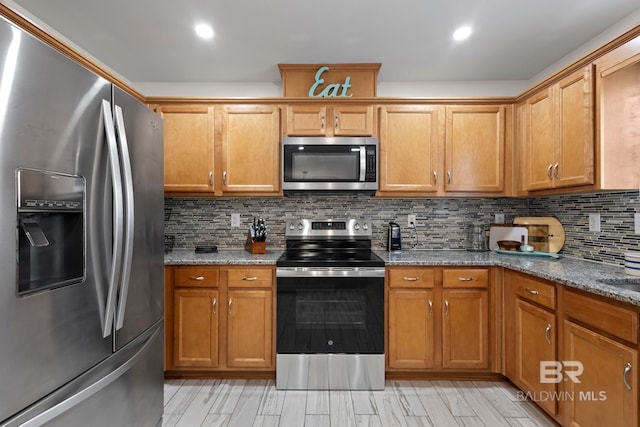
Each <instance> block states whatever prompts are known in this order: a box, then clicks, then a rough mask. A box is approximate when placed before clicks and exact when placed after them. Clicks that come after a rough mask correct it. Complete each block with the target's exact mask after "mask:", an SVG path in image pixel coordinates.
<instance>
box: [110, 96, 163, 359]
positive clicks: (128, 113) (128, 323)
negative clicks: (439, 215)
mask: <svg viewBox="0 0 640 427" xmlns="http://www.w3.org/2000/svg"><path fill="white" fill-rule="evenodd" d="M113 104H114V108H115V107H120V108H121V110H122V119H123V122H124V128H125V132H126V140H127V145H128V148H129V157H130V161H131V171H132V177H133V183H132V184H133V200H134V207H133V211H134V212H135V218H134V220H133V257H132V259H131V260H130V261H131V267H130V268H131V272H130V274H129V283H128V291H127V292H126V299H123V298H121V300H120V301H119V306H118V312H117V319H116V322H117V323H118V327H120V326H122V327H121V328H119V329H117V330H116V342H115V347H116V350H117V349H119V348H122V347H123V346H124V345H126V344H127V343H128V342H130V341H131V340H132V339H134V338H135V337H136V336H138V335H140V333H142V332H143V331H144V330H146V329H147V328H149V327H150V326H151V325H153V324H154V323H156V322H157V321H158V320H159V319H161V318H162V317H163V313H164V238H163V236H164V222H163V221H164V213H163V212H164V192H163V191H164V189H163V182H164V162H163V149H164V148H163V147H164V140H163V123H162V118H160V117H159V116H158V115H156V114H155V113H154V112H153V111H151V110H149V109H148V108H147V107H146V106H145V105H144V104H142V103H140V102H139V101H138V100H136V99H134V98H132V97H131V96H129V95H128V94H126V93H124V92H123V91H121V90H120V89H118V88H114V96H113ZM114 116H115V117H116V120H119V119H118V114H115V115H114ZM116 128H118V123H116ZM118 133H119V134H121V133H122V132H121V131H119V132H118ZM119 136H121V135H119ZM123 286H124V285H123ZM122 289H123V287H122V286H121V296H122V294H123V292H122Z"/></svg>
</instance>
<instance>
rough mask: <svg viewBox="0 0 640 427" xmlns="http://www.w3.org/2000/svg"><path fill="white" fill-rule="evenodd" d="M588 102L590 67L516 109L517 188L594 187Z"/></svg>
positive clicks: (590, 95) (591, 96)
mask: <svg viewBox="0 0 640 427" xmlns="http://www.w3.org/2000/svg"><path fill="white" fill-rule="evenodd" d="M593 104H594V91H593V72H592V66H591V65H590V66H588V67H585V68H583V69H580V70H578V71H576V72H574V73H572V74H570V75H568V76H567V77H565V78H563V79H562V80H560V81H559V82H557V83H555V84H554V85H552V86H550V87H548V88H545V89H543V90H542V91H540V92H538V93H536V94H535V95H533V96H531V97H529V98H528V99H527V100H525V101H524V103H523V104H521V105H519V107H518V114H520V115H522V116H521V117H519V119H518V123H519V124H520V125H521V126H523V127H524V129H521V130H520V131H519V132H518V134H519V135H520V136H521V137H522V138H524V141H520V144H521V147H522V148H523V149H522V156H521V159H520V167H521V171H522V175H521V179H522V182H523V185H522V187H523V190H526V191H533V190H547V189H552V188H559V187H573V186H581V185H589V184H593V183H594V108H593ZM523 142H524V144H522V143H523Z"/></svg>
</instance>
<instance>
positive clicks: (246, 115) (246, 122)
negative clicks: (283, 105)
mask: <svg viewBox="0 0 640 427" xmlns="http://www.w3.org/2000/svg"><path fill="white" fill-rule="evenodd" d="M221 115H222V118H221V127H222V130H221V133H222V137H221V144H222V171H221V173H222V191H223V192H224V193H237V192H248V193H252V192H277V191H279V190H280V173H279V171H280V166H279V165H280V150H279V147H280V109H279V108H278V107H273V106H256V105H234V106H225V107H223V108H222V112H221Z"/></svg>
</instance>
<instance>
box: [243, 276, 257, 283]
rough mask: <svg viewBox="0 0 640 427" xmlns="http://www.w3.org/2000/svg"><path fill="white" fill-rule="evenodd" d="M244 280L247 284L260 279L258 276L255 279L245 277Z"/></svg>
mask: <svg viewBox="0 0 640 427" xmlns="http://www.w3.org/2000/svg"><path fill="white" fill-rule="evenodd" d="M242 280H246V281H247V282H255V281H256V280H258V278H257V277H256V276H253V277H243V278H242Z"/></svg>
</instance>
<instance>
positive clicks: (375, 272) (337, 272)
mask: <svg viewBox="0 0 640 427" xmlns="http://www.w3.org/2000/svg"><path fill="white" fill-rule="evenodd" d="M384 272H385V271H384V267H380V268H378V267H277V268H276V277H384Z"/></svg>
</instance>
